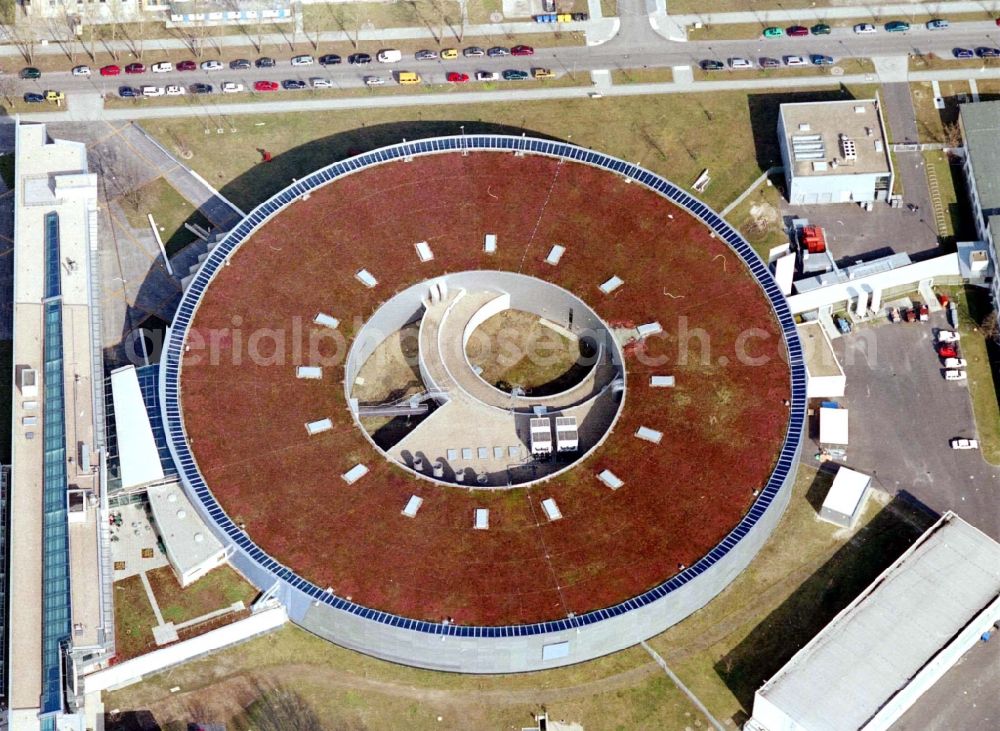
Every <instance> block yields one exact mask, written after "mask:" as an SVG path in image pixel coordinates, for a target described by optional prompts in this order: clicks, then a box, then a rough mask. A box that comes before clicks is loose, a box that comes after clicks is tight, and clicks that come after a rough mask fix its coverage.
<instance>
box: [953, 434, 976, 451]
mask: <svg viewBox="0 0 1000 731" xmlns="http://www.w3.org/2000/svg"><path fill="white" fill-rule="evenodd" d="M951 448H952V449H979V441H978V440H976V439H965V438H964V437H955V438H954V439H952V440H951Z"/></svg>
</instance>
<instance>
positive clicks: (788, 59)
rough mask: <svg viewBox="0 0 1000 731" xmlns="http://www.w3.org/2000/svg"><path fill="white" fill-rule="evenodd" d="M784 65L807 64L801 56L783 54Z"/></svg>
mask: <svg viewBox="0 0 1000 731" xmlns="http://www.w3.org/2000/svg"><path fill="white" fill-rule="evenodd" d="M784 61H785V66H807V65H808V63H807V62H806V60H805V59H804V58H803V57H802V56H785V58H784Z"/></svg>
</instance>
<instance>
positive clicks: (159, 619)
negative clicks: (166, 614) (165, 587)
mask: <svg viewBox="0 0 1000 731" xmlns="http://www.w3.org/2000/svg"><path fill="white" fill-rule="evenodd" d="M139 578H140V579H142V588H143V589H145V590H146V598H147V599H149V606H151V607H152V608H153V614H154V615H155V616H156V623H157V624H164V622H163V613H162V612H161V611H160V605H159V604H157V603H156V595H155V594H153V587H152V586H150V584H149V577H147V576H146V572H145V571H143V572H141V573H140V574H139Z"/></svg>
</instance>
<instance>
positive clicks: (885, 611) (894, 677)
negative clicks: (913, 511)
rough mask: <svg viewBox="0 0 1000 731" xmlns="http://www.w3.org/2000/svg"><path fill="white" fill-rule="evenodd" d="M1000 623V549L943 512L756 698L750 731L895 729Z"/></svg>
mask: <svg viewBox="0 0 1000 731" xmlns="http://www.w3.org/2000/svg"><path fill="white" fill-rule="evenodd" d="M998 620H1000V543H997V542H996V541H994V540H993V539H992V538H990V537H989V536H987V535H986V534H985V533H982V532H981V531H979V530H977V529H976V528H973V527H972V526H971V525H969V524H968V523H966V522H965V521H964V520H962V519H961V518H959V517H958V516H956V515H955V514H954V513H950V512H949V513H945V514H944V515H943V516H942V517H941V519H940V520H938V522H937V523H935V524H934V525H933V526H931V527H930V528H929V529H928V530H927V531H926V532H925V533H924V534H923V535H922V536H920V538H918V539H917V541H916V542H915V543H914V544H913V545H912V546H911V547H910V548H909V549H908V550H907V551H906V553H904V554H903V555H902V556H900V557H899V558H898V559H897V560H896V561H895V563H893V564H892V565H891V566H890V567H889V568H887V569H886V570H885V571H884V572H882V574H881V575H880V576H879V577H878V578H877V579H876V580H875V581H874V582H873V583H872V584H871V586H869V587H868V588H867V589H865V590H864V591H863V592H862V593H861V594H860V596H858V597H857V598H856V599H855V600H854V601H853V602H851V603H850V604H849V605H848V606H847V607H845V608H844V610H843V611H841V612H840V614H838V615H837V616H836V617H834V619H833V620H832V621H831V622H830V623H829V624H828V625H827V626H826V627H824V628H823V630H822V631H821V632H820V633H819V634H818V635H816V636H815V637H814V638H813V639H812V640H811V641H810V642H809V643H808V644H807V645H806V646H805V647H803V648H802V649H801V650H799V651H798V652H797V653H796V654H795V656H794V657H792V659H791V660H789V661H788V663H787V664H786V665H785V666H784V667H783V668H781V670H779V671H778V672H777V674H776V675H774V677H772V678H771V679H770V680H769V681H767V682H766V683H765V684H764V685H763V687H761V688H760V690H758V691H757V694H756V695H755V697H754V704H753V718H751V719H750V721H748V722H747V724H746V725H745V726H744V729H746V730H748V731H861V730H863V731H882V730H883V729H888V728H890V727H891V726H892V724H893V723H894V722H895V721H896V720H897V719H898V718H899V717H900V716H902V715H903V713H904V712H905V711H906V710H907V709H908V708H909V707H910V706H911V705H912V704H913V703H914V702H915V701H916V700H917V698H919V697H920V695H921V694H922V693H924V691H926V690H927V689H928V688H930V687H931V686H932V685H934V683H936V682H937V681H938V680H939V679H940V678H941V676H942V675H944V674H945V673H946V672H947V671H948V669H949V668H951V667H952V665H954V664H955V662H956V661H957V660H958V659H959V658H960V657H962V656H963V655H964V654H965V653H966V652H967V651H968V650H969V648H970V647H972V646H973V645H974V644H975V643H976V642H978V641H979V639H980V637H981V636H982V635H983V634H984V633H985V632H988V631H989V630H990V629H991V627H992V626H993V625H994V623H996V622H997V621H998Z"/></svg>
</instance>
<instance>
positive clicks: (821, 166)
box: [813, 160, 830, 173]
mask: <svg viewBox="0 0 1000 731" xmlns="http://www.w3.org/2000/svg"><path fill="white" fill-rule="evenodd" d="M829 167H830V166H829V165H827V163H826V160H814V161H813V172H814V173H821V172H823V171H825V170H826V169H827V168H829Z"/></svg>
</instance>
